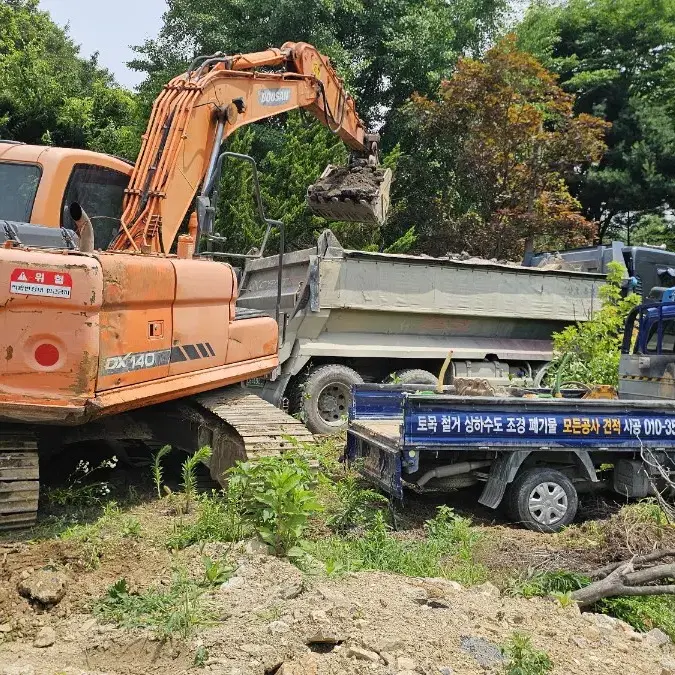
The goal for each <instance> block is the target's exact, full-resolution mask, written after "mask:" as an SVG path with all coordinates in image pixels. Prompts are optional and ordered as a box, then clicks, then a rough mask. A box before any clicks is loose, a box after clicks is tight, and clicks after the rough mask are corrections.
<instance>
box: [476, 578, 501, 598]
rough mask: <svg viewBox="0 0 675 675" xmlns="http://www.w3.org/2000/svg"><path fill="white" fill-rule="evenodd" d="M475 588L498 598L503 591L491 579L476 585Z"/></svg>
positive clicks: (483, 593) (479, 591)
mask: <svg viewBox="0 0 675 675" xmlns="http://www.w3.org/2000/svg"><path fill="white" fill-rule="evenodd" d="M474 590H475V591H477V592H478V593H481V594H482V595H489V596H490V597H491V598H498V597H499V596H500V595H501V591H500V590H499V589H498V588H497V587H496V586H495V585H494V584H491V583H490V582H489V581H486V582H485V583H484V584H480V585H478V586H474Z"/></svg>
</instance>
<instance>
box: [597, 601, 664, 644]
mask: <svg viewBox="0 0 675 675" xmlns="http://www.w3.org/2000/svg"><path fill="white" fill-rule="evenodd" d="M597 609H598V611H600V612H602V613H603V614H609V615H611V616H615V617H616V618H617V619H622V620H623V621H625V622H626V623H629V624H630V625H631V626H633V628H635V629H636V630H639V631H650V630H652V628H660V629H661V630H662V631H663V632H664V633H667V634H668V635H669V636H670V638H671V640H675V597H673V596H672V595H651V596H645V597H635V598H607V599H605V600H601V601H600V602H599V603H598V606H597Z"/></svg>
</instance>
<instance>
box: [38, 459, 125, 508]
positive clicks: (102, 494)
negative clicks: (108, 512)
mask: <svg viewBox="0 0 675 675" xmlns="http://www.w3.org/2000/svg"><path fill="white" fill-rule="evenodd" d="M116 466H117V457H115V456H113V457H111V458H110V459H104V460H102V461H101V462H99V463H98V464H97V465H96V466H92V465H91V464H90V463H89V462H88V461H85V460H80V461H79V462H78V463H77V466H76V467H75V470H74V471H73V472H72V473H71V474H70V475H69V476H68V478H67V479H66V483H65V485H59V486H57V487H52V488H49V489H48V490H47V500H48V501H49V502H50V503H51V504H54V505H56V506H62V507H68V508H73V507H84V506H91V505H92V504H100V503H102V502H103V500H105V499H106V498H107V497H108V495H109V494H110V484H109V483H108V482H107V481H100V480H95V479H94V478H93V476H94V475H95V474H97V473H100V472H101V471H105V470H106V469H108V470H109V469H114V468H115V467H116Z"/></svg>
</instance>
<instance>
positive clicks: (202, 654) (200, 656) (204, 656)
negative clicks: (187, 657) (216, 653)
mask: <svg viewBox="0 0 675 675" xmlns="http://www.w3.org/2000/svg"><path fill="white" fill-rule="evenodd" d="M208 660H209V650H208V649H207V648H206V647H205V646H204V645H199V647H197V649H196V650H195V658H194V660H193V664H194V665H195V667H197V668H204V667H205V666H206V662H207V661H208Z"/></svg>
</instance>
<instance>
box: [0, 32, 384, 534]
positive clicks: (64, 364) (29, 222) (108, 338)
mask: <svg viewBox="0 0 675 675" xmlns="http://www.w3.org/2000/svg"><path fill="white" fill-rule="evenodd" d="M298 108H299V109H305V110H308V111H309V112H311V113H312V114H313V115H315V116H316V117H317V118H318V119H319V120H320V121H321V122H322V123H323V124H325V125H326V126H327V127H328V128H329V129H330V130H331V131H332V132H334V133H335V134H337V135H339V137H340V138H341V139H342V140H343V141H344V142H345V143H346V145H347V146H349V148H350V149H351V151H352V154H351V166H352V167H354V172H355V173H360V174H363V172H364V170H365V171H368V172H370V173H369V174H368V175H369V176H370V178H371V179H373V177H374V183H373V180H371V183H373V184H374V185H375V186H376V188H375V189H370V188H369V189H366V190H363V189H360V190H357V191H354V190H353V181H351V182H350V180H349V179H350V177H351V174H350V172H349V171H347V172H346V173H345V171H344V170H341V172H340V171H337V170H336V169H335V168H333V169H328V171H327V172H325V173H324V175H323V176H322V181H323V183H324V187H325V184H326V181H328V183H330V179H331V176H332V175H335V176H340V177H341V178H339V179H336V181H334V182H333V183H332V184H331V185H330V187H331V190H330V194H328V192H327V191H325V190H324V191H323V192H322V191H321V190H319V192H316V191H314V192H312V195H313V196H312V197H311V198H310V199H309V200H308V201H309V204H310V208H313V209H314V210H315V211H316V212H318V213H320V214H321V215H323V216H326V217H328V218H332V219H339V220H356V221H359V222H378V221H379V222H381V221H382V220H383V219H384V217H385V212H386V206H387V203H388V199H387V192H388V187H389V182H390V180H391V175H390V172H386V171H382V170H380V169H378V168H377V155H378V148H377V144H378V137H377V135H373V134H368V133H367V132H366V129H365V127H364V125H363V123H362V122H361V120H360V119H359V117H358V115H357V113H356V110H355V105H354V101H353V99H352V98H351V97H350V96H349V95H348V94H347V92H346V91H345V88H344V86H343V83H342V81H341V80H340V79H339V77H338V76H337V74H336V72H335V71H334V70H333V68H332V66H331V65H330V63H329V61H328V59H327V58H326V57H325V56H323V55H321V54H320V53H319V52H318V51H317V50H316V49H315V48H314V47H312V46H311V45H308V44H304V43H286V44H285V45H284V46H283V47H282V48H281V49H269V50H267V51H264V52H259V53H253V54H242V55H236V56H225V55H223V54H220V53H218V54H214V55H212V56H208V57H202V58H199V59H196V60H195V61H194V62H193V63H192V64H191V66H190V69H189V70H188V71H187V72H186V73H185V74H183V75H181V76H179V77H176V78H175V79H173V80H172V81H171V82H170V83H169V84H168V85H166V86H165V88H164V90H163V91H162V92H161V94H160V95H159V97H158V98H157V100H156V102H155V104H154V107H153V110H152V114H151V117H150V121H149V123H148V128H147V131H146V133H145V134H144V136H143V143H142V148H141V152H140V155H139V157H138V160H137V162H136V164H135V166H132V165H130V164H128V163H126V162H124V161H123V160H120V159H117V158H114V157H110V156H107V155H102V154H97V153H92V152H88V151H83V150H74V149H66V148H52V147H38V146H28V145H22V144H18V143H13V142H4V143H3V142H0V528H12V527H24V526H27V525H30V524H32V523H33V522H34V520H35V517H36V513H37V504H38V494H39V470H38V465H39V456H40V454H41V453H42V452H43V451H44V452H54V451H56V450H58V449H59V448H62V447H63V446H67V445H69V444H71V443H77V442H82V441H88V440H89V441H90V440H98V439H105V440H106V441H114V442H120V443H121V442H125V441H128V440H134V441H139V440H140V441H148V442H154V443H162V444H163V443H169V444H171V445H173V446H174V447H178V448H180V449H182V450H185V451H186V452H193V451H194V450H196V449H197V448H198V447H201V446H203V445H207V444H208V445H210V446H211V447H212V450H213V454H212V457H211V459H210V464H209V468H210V473H211V477H212V478H213V479H215V480H219V479H220V478H221V477H222V474H223V472H224V470H225V469H226V468H227V467H229V466H231V465H233V464H234V462H236V461H237V460H240V459H245V458H247V457H251V456H257V455H259V454H261V453H263V454H264V453H269V452H278V450H279V449H280V448H283V446H284V445H285V444H287V443H288V436H296V437H298V438H300V440H303V439H304V438H310V436H309V432H307V431H306V430H305V429H304V427H302V425H300V423H299V422H297V420H294V419H293V418H291V417H289V416H287V415H286V414H285V413H284V412H283V411H281V410H278V409H277V408H274V407H273V406H271V405H269V404H267V403H266V402H264V401H262V400H261V399H259V398H257V397H255V396H253V395H247V394H245V393H244V392H245V390H244V389H242V388H241V387H232V386H230V385H233V384H235V383H240V382H243V381H245V380H248V379H252V378H257V377H273V376H274V371H275V369H276V368H277V366H278V358H277V351H278V347H279V331H278V324H277V321H275V318H274V317H270V316H266V315H264V314H262V313H258V312H256V311H253V310H250V309H249V310H246V309H240V308H238V307H237V275H236V273H235V270H234V269H233V267H232V266H231V265H229V264H226V263H224V262H218V261H216V260H215V259H214V256H217V254H216V253H214V252H212V251H211V248H212V247H211V246H209V251H208V252H201V245H202V243H203V242H204V241H206V242H209V241H212V240H216V241H217V240H218V237H217V236H215V235H214V234H213V229H214V218H215V208H214V204H213V203H212V200H213V195H214V191H215V190H217V185H218V182H219V176H220V172H221V171H222V167H223V159H224V158H225V157H235V158H238V159H242V160H244V161H251V162H252V160H251V158H249V157H245V156H236V155H234V154H233V153H228V152H225V151H224V142H225V140H226V139H227V137H228V136H229V135H230V134H232V132H233V131H235V129H237V128H238V127H241V126H243V125H245V124H249V123H251V122H256V121H259V120H262V119H265V118H269V117H272V116H274V115H278V114H279V113H283V112H286V111H290V110H294V109H298ZM255 175H256V174H255V171H254V176H255ZM345 176H346V177H347V183H349V185H350V186H351V187H350V188H349V189H345V192H344V195H343V194H342V193H340V181H341V180H344V177H345ZM361 187H362V186H361ZM371 187H372V186H371ZM310 192H311V191H310ZM317 195H318V196H317ZM258 204H259V206H260V200H259V196H258ZM261 217H264V214H262V213H261ZM266 222H267V233H268V235H269V233H270V231H271V230H272V229H273V228H277V229H279V231H280V232H279V234H280V236H279V239H280V240H281V245H280V249H281V251H280V253H282V252H283V225H282V224H281V223H279V222H278V221H273V220H266ZM181 229H183V230H185V229H187V232H185V233H184V234H181V235H179V231H181ZM266 238H267V236H266ZM176 240H177V241H176ZM175 244H177V245H176V246H175V248H174V245H175ZM174 250H175V253H172V251H174ZM280 292H281V289H280V288H279V293H280ZM277 319H278V317H277Z"/></svg>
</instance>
